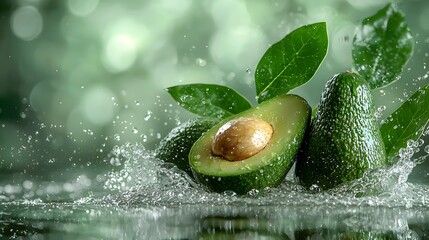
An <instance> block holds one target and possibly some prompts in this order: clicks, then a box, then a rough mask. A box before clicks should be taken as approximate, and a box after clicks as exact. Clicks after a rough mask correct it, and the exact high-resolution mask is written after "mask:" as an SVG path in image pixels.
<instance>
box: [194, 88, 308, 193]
mask: <svg viewBox="0 0 429 240" xmlns="http://www.w3.org/2000/svg"><path fill="white" fill-rule="evenodd" d="M310 115H311V108H310V107H309V105H308V104H307V102H306V101H305V100H304V99H303V98H301V97H299V96H296V95H281V96H278V97H275V98H272V99H270V100H267V101H265V102H263V103H261V104H259V105H258V106H256V107H254V108H251V109H248V110H246V111H243V112H241V113H239V114H236V115H234V116H232V117H230V118H227V119H225V120H222V121H221V122H220V123H218V124H217V125H215V126H214V127H213V128H212V129H210V130H209V131H207V132H206V133H204V134H203V135H202V136H201V138H200V139H198V140H197V141H196V142H195V144H194V146H193V147H192V149H191V151H190V153H189V163H190V166H191V169H192V171H193V174H194V177H195V179H196V180H197V181H198V182H200V183H201V184H203V185H205V186H206V187H207V188H208V189H209V190H212V191H216V192H223V191H226V190H230V191H234V192H236V193H238V194H245V193H247V192H248V191H250V190H252V189H263V188H265V187H276V186H278V185H279V184H280V183H281V182H282V181H283V179H284V177H285V175H286V174H287V172H288V171H289V169H290V168H291V167H292V164H293V163H294V160H295V158H296V154H297V153H298V149H299V147H300V144H301V142H302V139H303V137H304V133H305V129H306V128H307V126H308V125H309V123H310ZM242 119H251V120H252V119H253V120H256V121H253V120H252V121H250V123H253V122H254V123H255V124H250V126H246V127H248V128H249V129H251V130H252V131H254V133H255V135H252V137H250V138H248V136H246V134H242V133H246V132H245V131H241V130H243V129H241V130H240V131H238V130H237V131H238V132H239V134H237V135H235V136H233V134H232V135H231V136H232V137H230V136H227V137H226V138H225V139H226V141H227V142H228V141H231V143H237V144H232V146H230V147H232V148H231V149H233V150H232V151H231V152H233V151H235V150H237V151H238V152H244V153H249V154H250V153H251V152H252V151H251V150H252V149H248V148H244V150H243V149H241V147H240V146H239V145H240V142H241V143H242V142H243V141H246V139H247V138H248V139H251V140H253V139H258V138H259V137H260V133H261V132H263V131H262V129H258V127H257V126H259V122H265V123H266V125H268V126H270V128H272V131H271V137H270V139H269V141H268V142H267V143H266V145H265V146H264V148H263V149H261V150H260V151H259V152H257V153H252V155H251V156H247V157H245V158H244V159H241V160H234V159H232V160H231V159H229V160H228V159H227V158H226V157H225V156H223V155H218V154H214V153H213V150H214V149H213V148H214V145H216V144H214V142H216V141H214V140H215V139H217V136H218V134H219V133H223V131H224V132H227V130H225V129H226V128H225V127H227V126H228V124H230V123H231V122H234V121H237V122H239V121H241V120H242ZM266 125H261V126H266ZM231 128H232V129H234V127H231ZM231 128H229V129H231ZM249 132H250V130H249ZM228 151H229V150H228ZM233 155H234V154H233Z"/></svg>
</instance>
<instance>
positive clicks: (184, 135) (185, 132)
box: [155, 118, 220, 176]
mask: <svg viewBox="0 0 429 240" xmlns="http://www.w3.org/2000/svg"><path fill="white" fill-rule="evenodd" d="M219 121H220V120H219V119H215V118H197V119H192V120H189V121H187V122H185V123H183V124H181V125H179V126H177V127H175V128H173V129H172V130H171V131H170V133H169V134H168V135H167V136H166V137H165V138H163V139H162V140H161V142H160V143H159V145H158V147H157V149H156V150H155V157H156V158H159V159H161V160H163V161H164V162H168V163H173V164H175V165H176V166H177V167H178V168H179V169H181V170H183V171H185V172H186V173H187V174H189V175H190V176H192V171H191V168H190V166H189V161H188V154H189V151H190V150H191V148H192V145H193V144H194V143H195V141H197V140H198V138H200V137H201V135H203V133H205V132H206V131H207V130H209V129H210V128H212V127H213V126H214V125H215V124H216V123H218V122H219Z"/></svg>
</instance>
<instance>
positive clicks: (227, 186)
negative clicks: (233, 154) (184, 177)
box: [192, 129, 304, 195]
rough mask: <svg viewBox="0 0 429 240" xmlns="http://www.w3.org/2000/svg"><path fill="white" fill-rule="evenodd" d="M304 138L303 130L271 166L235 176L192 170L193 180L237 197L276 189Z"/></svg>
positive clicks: (290, 165) (213, 189)
mask: <svg viewBox="0 0 429 240" xmlns="http://www.w3.org/2000/svg"><path fill="white" fill-rule="evenodd" d="M303 137H304V129H303V130H302V131H301V132H300V133H299V134H298V135H297V142H296V143H293V144H291V146H290V148H289V149H288V151H287V152H284V154H282V155H281V156H280V157H278V159H277V160H276V161H273V162H272V164H270V165H267V166H264V167H261V168H259V169H256V170H254V171H252V172H249V173H245V174H240V175H235V176H222V177H219V176H210V175H204V174H201V173H199V172H198V171H196V170H194V169H192V171H193V174H194V177H195V179H196V180H197V181H198V182H200V183H203V184H204V185H205V187H206V188H207V189H209V190H211V191H214V192H219V193H221V192H224V191H227V190H229V191H233V192H235V193H237V194H239V195H243V194H246V193H247V192H249V191H250V190H253V189H257V190H261V189H263V188H266V187H277V186H278V185H280V183H281V182H282V181H283V180H284V178H285V177H286V174H287V173H288V171H289V169H290V168H291V167H292V164H293V163H294V162H295V159H294V158H295V156H296V154H297V153H298V149H299V143H301V141H302V139H303Z"/></svg>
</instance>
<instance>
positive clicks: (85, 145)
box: [0, 0, 429, 183]
mask: <svg viewBox="0 0 429 240" xmlns="http://www.w3.org/2000/svg"><path fill="white" fill-rule="evenodd" d="M387 2H388V1H379V0H362V1H355V0H326V1H307V0H287V1H280V0H269V1H259V0H251V1H245V0H219V1H209V0H202V1H197V0H159V1H149V0H146V1H141V0H127V1H113V0H103V1H101V0H64V1H55V0H2V1H0V183H1V182H7V183H10V182H13V183H19V182H22V181H23V180H26V179H39V180H46V181H53V180H63V179H70V178H76V176H82V175H84V176H88V177H89V178H95V177H96V176H97V175H98V178H99V179H102V177H101V176H102V175H103V174H104V173H105V172H106V171H107V170H110V169H112V168H120V166H113V165H115V164H113V165H112V164H111V162H110V158H109V157H110V156H109V152H110V151H111V150H112V149H113V147H114V146H115V145H122V144H124V143H126V142H132V143H134V142H141V143H143V144H144V146H145V147H146V148H148V149H153V148H154V147H155V146H156V144H157V143H158V142H159V141H160V139H161V138H162V137H163V136H165V135H166V134H167V133H168V132H169V130H170V129H172V128H173V127H174V126H176V125H177V124H178V123H180V122H183V121H185V120H187V119H189V118H193V117H195V116H194V115H192V114H190V113H188V112H186V111H185V110H183V109H181V108H180V107H178V106H177V105H176V104H175V102H174V101H173V100H172V99H171V98H170V96H169V95H168V94H167V93H166V91H165V90H164V89H165V88H166V87H169V86H172V85H177V84H187V83H216V84H222V85H227V86H229V87H232V88H234V89H236V90H238V91H239V92H240V93H242V94H243V95H244V96H246V97H247V98H249V99H250V100H251V101H252V102H253V103H255V102H256V100H255V97H254V96H255V86H254V82H253V81H254V78H253V74H254V69H255V67H256V65H257V63H258V61H259V59H260V58H261V56H262V54H263V53H264V52H265V50H266V49H267V48H268V47H269V46H270V44H273V43H275V42H276V41H278V40H280V39H281V38H282V37H284V36H285V35H286V34H287V33H288V32H290V31H291V30H293V29H295V28H297V27H299V26H301V25H303V24H309V23H314V22H318V21H326V22H327V24H328V32H329V38H330V47H329V53H328V56H327V57H326V59H325V61H324V63H323V65H322V66H321V68H320V70H319V71H318V72H317V74H316V75H315V76H314V78H313V80H312V81H311V82H309V83H307V84H305V85H304V86H301V87H299V88H298V89H295V90H293V92H294V93H296V94H299V95H301V96H303V97H304V98H306V99H307V100H308V102H309V104H310V105H311V106H315V105H316V104H317V102H318V100H319V98H320V95H321V92H322V89H323V86H324V84H325V82H326V81H327V80H328V79H329V78H330V77H331V76H332V75H334V74H336V73H338V72H340V71H344V70H346V69H350V67H351V64H352V58H351V45H352V39H353V33H354V30H355V27H356V26H357V25H358V24H359V23H360V22H361V20H362V19H363V18H365V17H367V16H370V15H372V14H374V13H375V12H376V11H377V10H378V9H380V8H382V7H383V6H384V5H385V4H386V3H387ZM398 5H399V8H400V9H401V10H402V11H403V12H404V13H405V15H406V19H407V21H408V23H409V27H410V28H411V30H412V32H413V35H414V36H415V52H414V56H413V58H412V60H411V61H410V62H409V64H408V65H407V66H406V68H405V70H404V74H403V76H402V79H400V80H399V81H398V82H396V83H394V84H392V85H389V86H388V87H386V88H384V89H381V90H376V91H374V96H375V98H376V103H377V106H378V107H380V106H386V107H387V108H386V110H385V111H384V112H383V116H384V117H386V116H388V115H389V114H390V113H391V112H392V111H393V110H394V109H395V108H396V107H398V106H399V104H400V103H401V101H404V100H405V99H406V98H407V97H408V96H410V95H411V94H412V93H413V92H414V91H416V89H417V88H418V87H419V86H423V85H425V84H428V83H429V79H428V68H427V63H428V59H429V55H428V54H429V1H427V0H404V1H400V2H398ZM428 141H429V139H427V140H426V142H428ZM426 165H429V164H428V163H425V164H422V165H421V166H420V167H419V168H418V169H416V170H415V172H414V174H413V178H414V179H417V180H418V181H422V182H425V181H426V182H427V181H428V180H427V179H428V176H427V172H429V170H426V169H427V167H426Z"/></svg>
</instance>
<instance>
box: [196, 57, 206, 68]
mask: <svg viewBox="0 0 429 240" xmlns="http://www.w3.org/2000/svg"><path fill="white" fill-rule="evenodd" d="M195 63H196V64H198V66H200V67H205V66H206V65H207V61H206V60H204V59H202V58H197V59H196V60H195Z"/></svg>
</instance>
